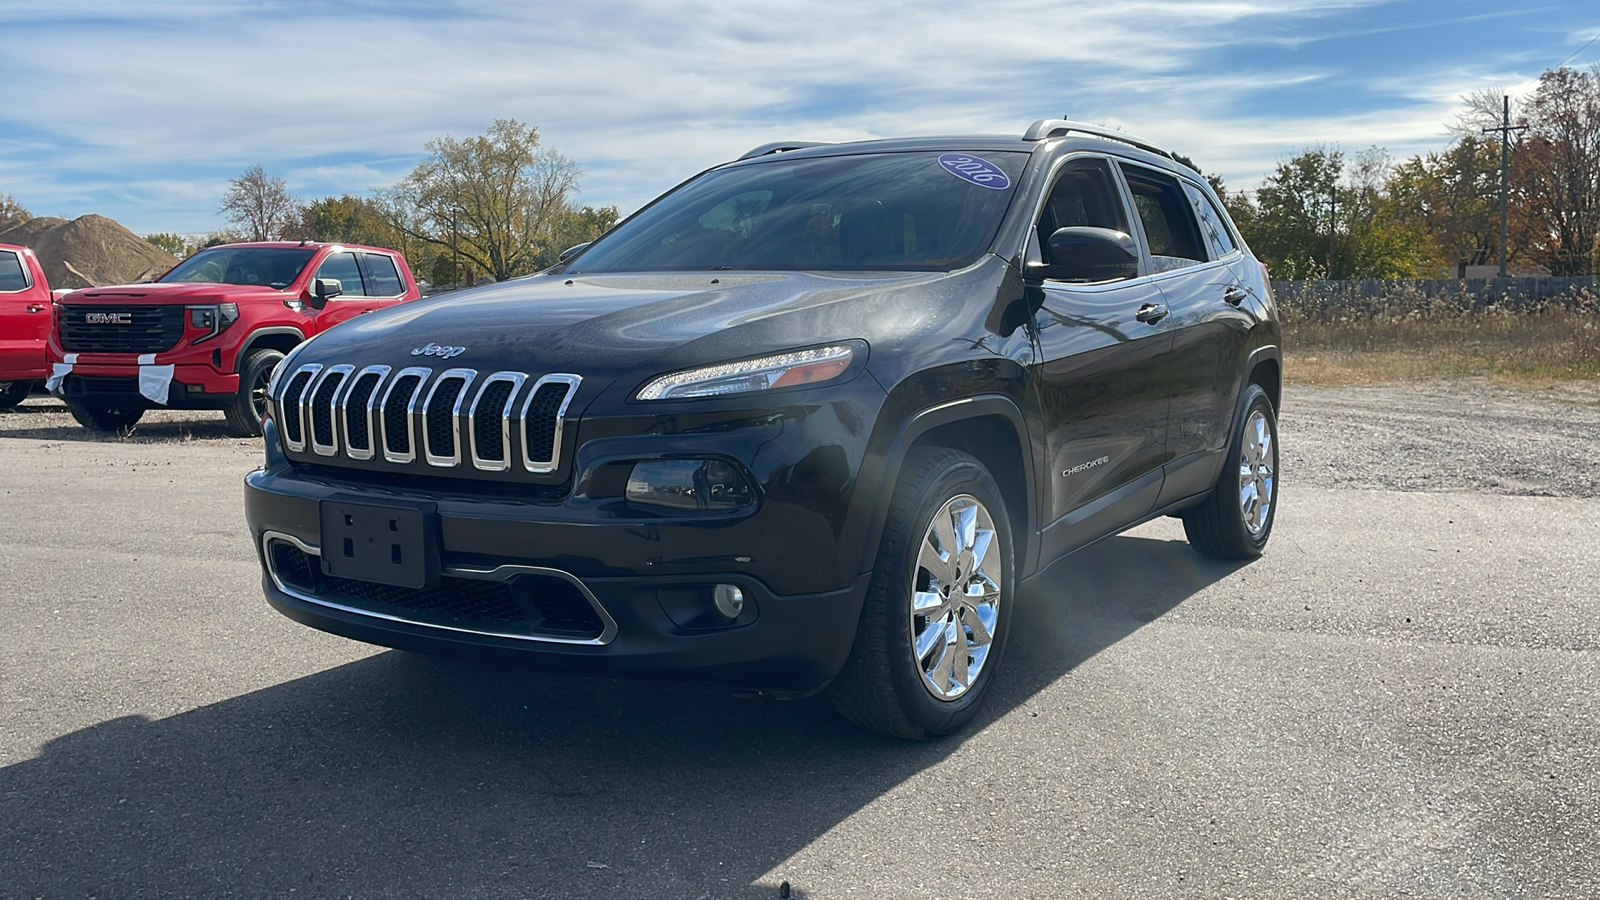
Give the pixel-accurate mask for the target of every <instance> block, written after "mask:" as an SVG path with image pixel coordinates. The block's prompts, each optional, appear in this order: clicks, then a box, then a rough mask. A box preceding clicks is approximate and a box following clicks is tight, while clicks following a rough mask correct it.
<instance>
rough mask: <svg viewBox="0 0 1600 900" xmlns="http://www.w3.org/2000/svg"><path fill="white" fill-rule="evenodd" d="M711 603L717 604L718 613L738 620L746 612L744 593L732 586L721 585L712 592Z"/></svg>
mask: <svg viewBox="0 0 1600 900" xmlns="http://www.w3.org/2000/svg"><path fill="white" fill-rule="evenodd" d="M711 602H712V603H714V604H716V607H717V612H719V613H722V614H723V615H724V616H727V617H728V618H730V619H737V618H739V613H741V612H743V611H744V591H741V590H739V589H738V588H737V587H734V586H733V585H731V584H719V585H717V586H716V587H715V588H713V589H712V591H711Z"/></svg>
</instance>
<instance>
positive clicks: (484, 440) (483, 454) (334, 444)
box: [270, 363, 583, 475]
mask: <svg viewBox="0 0 1600 900" xmlns="http://www.w3.org/2000/svg"><path fill="white" fill-rule="evenodd" d="M275 374H276V376H277V377H276V378H275V379H274V385H273V387H274V389H273V390H272V391H271V392H270V393H271V394H272V396H271V401H272V405H273V408H274V409H275V410H276V411H277V412H278V413H279V415H278V418H280V419H281V420H282V422H281V424H282V429H281V430H282V433H283V437H284V445H285V449H286V450H287V451H289V452H291V453H314V454H316V455H317V456H321V457H340V456H343V457H345V458H347V459H349V460H352V461H360V462H365V461H368V460H376V459H378V458H379V447H380V445H381V447H382V455H381V459H382V461H383V462H384V463H390V464H396V465H410V464H414V463H418V462H425V463H426V464H427V465H429V466H432V467H435V468H439V469H451V468H455V469H459V468H461V467H463V466H470V467H471V468H472V469H476V470H478V471H480V472H509V471H511V470H512V469H513V468H514V467H515V463H514V462H513V461H514V460H515V459H516V458H517V457H519V456H520V457H521V467H522V470H524V471H526V472H528V473H532V474H534V475H548V474H550V473H552V472H555V471H557V470H558V469H559V468H560V464H561V451H562V446H561V441H562V434H563V431H564V429H565V419H566V414H567V409H568V407H569V406H570V404H571V403H572V399H573V397H574V396H575V395H576V394H577V391H578V386H579V385H580V384H581V382H582V380H583V379H582V378H581V377H580V376H577V375H570V374H565V373H552V374H547V375H544V376H541V377H539V378H537V379H535V378H534V377H533V376H532V375H529V374H527V373H524V372H512V371H499V372H492V373H489V374H488V375H486V376H484V377H481V378H480V377H479V373H478V370H476V369H468V368H455V369H446V370H444V371H442V372H438V373H437V374H435V372H434V370H433V369H431V368H427V367H425V366H413V367H408V368H403V369H400V370H398V371H395V370H393V369H391V367H389V366H383V365H373V366H367V367H365V368H361V369H357V368H356V367H355V366H354V365H348V364H341V365H323V364H319V363H308V364H306V365H303V366H299V367H298V368H295V369H294V370H292V371H282V372H278V373H275ZM280 385H281V388H279V386H280ZM419 445H420V446H419Z"/></svg>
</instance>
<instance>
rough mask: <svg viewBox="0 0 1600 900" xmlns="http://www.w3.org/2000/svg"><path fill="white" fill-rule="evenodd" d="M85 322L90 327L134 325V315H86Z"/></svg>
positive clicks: (84, 315) (84, 316)
mask: <svg viewBox="0 0 1600 900" xmlns="http://www.w3.org/2000/svg"><path fill="white" fill-rule="evenodd" d="M83 321H84V322H85V323H87V324H90V325H132V324H133V313H84V314H83Z"/></svg>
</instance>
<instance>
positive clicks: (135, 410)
mask: <svg viewBox="0 0 1600 900" xmlns="http://www.w3.org/2000/svg"><path fill="white" fill-rule="evenodd" d="M67 411H68V412H71V413H72V417H73V418H74V419H77V420H78V424H79V425H82V426H83V427H85V428H87V429H89V430H90V431H115V432H125V431H127V430H128V429H130V428H132V427H133V426H135V425H137V424H139V419H140V418H142V417H143V416H144V406H143V405H141V404H138V403H132V402H129V403H118V402H116V401H114V400H99V401H97V402H96V403H95V404H94V405H85V404H83V403H80V402H78V401H76V400H68V401H67Z"/></svg>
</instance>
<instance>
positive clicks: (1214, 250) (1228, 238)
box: [1183, 182, 1239, 259]
mask: <svg viewBox="0 0 1600 900" xmlns="http://www.w3.org/2000/svg"><path fill="white" fill-rule="evenodd" d="M1183 192H1184V193H1185V194H1188V195H1189V203H1190V204H1191V205H1192V206H1193V207H1194V217H1195V220H1196V221H1198V222H1199V223H1200V236H1201V237H1203V238H1204V239H1205V242H1206V247H1207V249H1209V250H1210V251H1211V258H1212V259H1221V258H1222V257H1224V256H1227V255H1228V254H1229V253H1232V252H1233V251H1235V250H1237V249H1239V248H1238V246H1237V245H1235V244H1234V242H1233V235H1231V234H1229V233H1228V226H1227V224H1226V223H1225V221H1224V220H1223V218H1222V213H1221V212H1219V211H1218V210H1217V206H1216V204H1214V203H1212V202H1211V198H1210V197H1207V196H1206V193H1205V191H1202V190H1200V189H1199V188H1198V187H1195V186H1194V185H1192V184H1189V183H1188V182H1184V184H1183Z"/></svg>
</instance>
